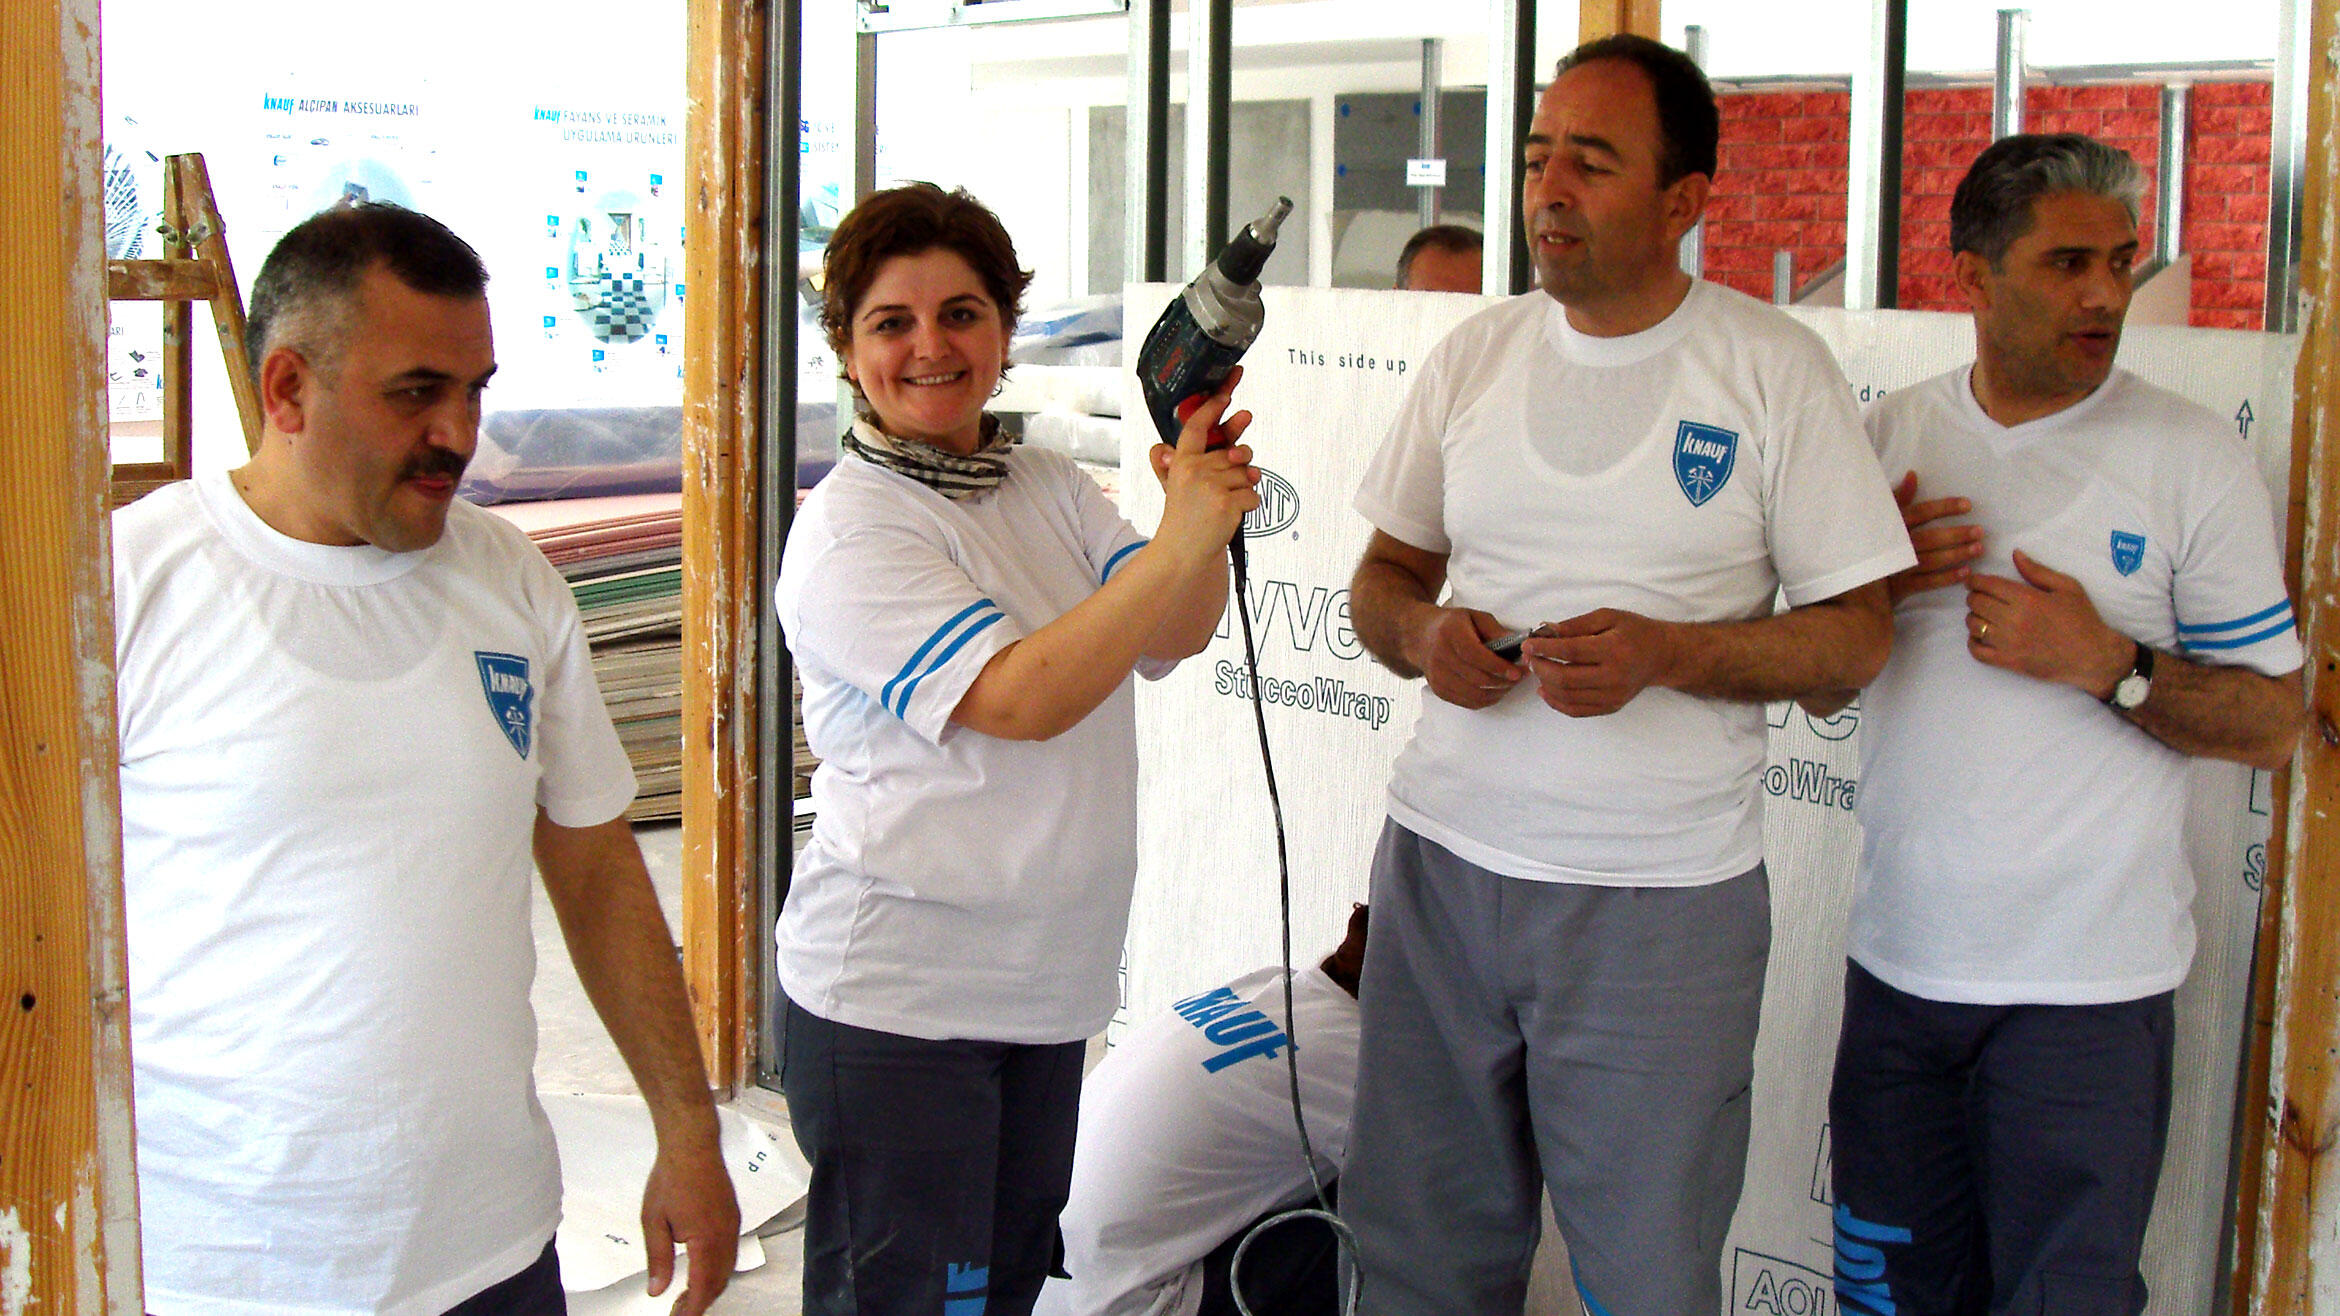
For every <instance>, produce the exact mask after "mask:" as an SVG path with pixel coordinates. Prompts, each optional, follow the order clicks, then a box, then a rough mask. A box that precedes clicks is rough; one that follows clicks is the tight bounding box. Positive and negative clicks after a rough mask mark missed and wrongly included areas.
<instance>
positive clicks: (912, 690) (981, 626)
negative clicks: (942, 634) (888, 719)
mask: <svg viewBox="0 0 2340 1316" xmlns="http://www.w3.org/2000/svg"><path fill="white" fill-rule="evenodd" d="M1006 616H1007V614H1006V613H1004V612H999V611H996V610H995V611H994V612H992V614H991V615H990V616H988V617H985V618H984V619H983V620H981V621H979V622H976V623H975V624H974V625H972V626H969V627H968V628H967V629H966V631H965V632H963V633H962V634H961V635H960V636H959V638H958V639H955V640H953V641H951V644H950V647H949V648H947V649H945V650H943V651H942V652H941V653H938V654H936V655H935V656H934V661H933V662H930V663H928V664H927V665H926V670H925V671H922V672H920V673H919V674H918V675H916V676H914V677H911V678H910V684H908V685H906V686H903V687H902V695H901V698H900V699H899V700H898V701H897V706H896V707H895V709H894V716H896V717H898V718H901V719H902V720H903V721H905V722H907V721H909V720H910V696H912V695H914V694H917V693H918V683H919V682H920V681H923V680H925V679H926V678H927V677H930V676H932V675H934V674H935V673H936V672H938V671H941V670H942V665H943V664H944V663H947V662H949V661H950V660H951V656H952V655H953V654H956V653H957V652H958V651H959V650H961V649H963V648H965V647H966V646H967V641H969V640H972V639H974V638H975V637H976V636H978V635H981V634H982V633H983V632H984V631H985V630H987V629H989V628H990V627H991V625H992V623H994V622H997V621H999V620H1001V619H1002V618H1005V617H1006Z"/></svg>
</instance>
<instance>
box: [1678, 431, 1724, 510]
mask: <svg viewBox="0 0 2340 1316" xmlns="http://www.w3.org/2000/svg"><path fill="white" fill-rule="evenodd" d="M1738 457H1739V436H1738V435H1736V434H1734V433H1732V432H1731V431H1729V430H1726V429H1723V428H1721V427H1720V426H1716V425H1701V424H1699V423H1698V422H1697V421H1694V420H1686V421H1683V422H1682V424H1681V427H1680V428H1679V429H1677V430H1675V431H1674V481H1675V483H1677V484H1680V485H1681V486H1682V496H1683V497H1685V498H1688V499H1689V500H1690V505H1691V506H1692V507H1703V506H1705V505H1706V500H1707V499H1709V498H1712V497H1714V496H1715V495H1716V494H1717V493H1720V492H1721V491H1722V487H1723V486H1724V485H1726V484H1729V483H1730V481H1731V467H1732V466H1733V465H1734V464H1735V463H1736V462H1737V461H1738Z"/></svg>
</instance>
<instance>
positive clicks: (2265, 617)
mask: <svg viewBox="0 0 2340 1316" xmlns="http://www.w3.org/2000/svg"><path fill="white" fill-rule="evenodd" d="M2277 617H2281V618H2283V619H2284V620H2285V621H2286V622H2288V621H2290V620H2291V600H2289V599H2283V600H2281V601H2279V602H2277V603H2276V605H2275V606H2274V607H2272V608H2262V609H2260V610H2259V611H2257V612H2254V613H2252V614H2251V615H2250V616H2248V617H2237V618H2235V619H2234V620H2233V621H2214V622H2210V623H2208V624H2206V625H2201V626H2180V627H2178V628H2177V631H2178V634H2179V635H2181V636H2184V635H2216V634H2217V633H2219V632H2220V631H2239V630H2243V629H2246V628H2248V627H2252V626H2258V625H2262V624H2264V623H2266V622H2270V621H2273V620H2274V619H2275V618H2277ZM2187 647H2189V648H2204V647H2206V646H2203V645H2189V646H2187Z"/></svg>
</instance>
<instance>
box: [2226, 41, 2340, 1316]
mask: <svg viewBox="0 0 2340 1316" xmlns="http://www.w3.org/2000/svg"><path fill="white" fill-rule="evenodd" d="M2303 2H2304V0H2303ZM2313 3H2314V13H2313V16H2312V20H2311V21H2312V27H2311V36H2310V44H2309V47H2308V48H2309V49H2310V50H2317V51H2321V50H2326V49H2329V48H2330V44H2331V42H2332V40H2333V38H2334V34H2335V23H2334V18H2335V13H2334V11H2335V9H2336V8H2340V0H2313ZM2308 74H2309V78H2310V81H2311V84H2312V85H2311V87H2310V90H2309V94H2308V132H2307V140H2308V161H2307V163H2308V167H2307V170H2306V175H2305V179H2304V185H2305V195H2304V201H2305V213H2306V216H2307V218H2306V223H2305V226H2304V232H2303V233H2302V235H2301V237H2302V251H2301V262H2300V290H2301V293H2302V301H2303V303H2304V307H2305V311H2304V314H2305V323H2304V326H2303V327H2304V329H2305V338H2304V340H2303V342H2302V343H2301V346H2300V353H2299V368H2298V374H2297V381H2296V385H2295V388H2294V393H2293V413H2292V416H2293V419H2292V491H2293V492H2292V508H2291V525H2292V535H2293V540H2292V544H2291V554H2290V562H2291V569H2292V572H2293V577H2292V597H2293V598H2294V599H2296V600H2297V601H2298V606H2299V610H2300V613H2301V617H2302V620H2303V622H2304V627H2305V630H2304V638H2305V641H2306V647H2307V673H2306V675H2307V698H2308V710H2309V712H2308V731H2307V735H2306V737H2305V740H2304V742H2303V744H2302V746H2301V749H2300V752H2299V755H2298V757H2297V758H2295V759H2294V760H2293V761H2292V768H2291V771H2290V773H2289V774H2288V777H2289V790H2288V791H2287V792H2285V793H2284V794H2281V795H2279V796H2278V798H2280V799H2285V800H2286V802H2287V811H2288V812H2287V816H2278V818H2277V819H2276V827H2275V836H2276V840H2275V841H2271V842H2270V844H2269V850H2268V853H2269V857H2270V864H2269V870H2268V878H2267V884H2266V887H2265V893H2264V896H2263V899H2264V901H2265V902H2266V904H2265V910H2266V913H2265V917H2264V920H2263V927H2264V929H2265V930H2266V932H2268V933H2271V935H2269V936H2263V937H2262V940H2261V942H2260V948H2259V964H2260V974H2261V977H2262V978H2263V979H2265V978H2269V977H2271V978H2272V984H2273V985H2272V991H2271V994H2270V995H2269V996H2268V997H2265V998H2262V999H2264V1000H2266V1001H2268V1002H2269V1003H2270V1004H2271V1007H2272V1008H2271V1020H2270V1023H2269V1026H2268V1029H2267V1036H2266V1038H2265V1041H2264V1045H2263V1048H2262V1045H2261V1043H2260V1039H2259V1037H2258V1035H2257V1032H2256V1030H2254V1035H2253V1038H2252V1043H2253V1048H2252V1050H2253V1054H2252V1064H2251V1067H2250V1068H2251V1070H2252V1071H2253V1072H2254V1073H2255V1074H2257V1075H2262V1076H2264V1077H2265V1085H2264V1086H2252V1087H2246V1089H2245V1091H2244V1095H2245V1098H2246V1100H2247V1101H2249V1102H2250V1103H2251V1104H2250V1105H2248V1106H2246V1107H2245V1110H2244V1118H2245V1128H2244V1148H2243V1151H2244V1155H2245V1157H2246V1158H2247V1159H2245V1160H2244V1161H2243V1173H2244V1177H2245V1180H2246V1182H2245V1184H2244V1186H2243V1190H2242V1194H2241V1199H2240V1201H2239V1202H2238V1204H2237V1207H2238V1215H2237V1224H2236V1234H2237V1239H2236V1241H2237V1254H2238V1264H2237V1266H2236V1271H2237V1277H2236V1286H2235V1287H2236V1302H2235V1308H2234V1309H2235V1310H2236V1311H2237V1312H2244V1313H2258V1314H2260V1316H2307V1314H2308V1313H2310V1312H2311V1311H2313V1310H2315V1309H2316V1305H2317V1304H2316V1301H2315V1294H2316V1290H2317V1289H2319V1288H2323V1289H2329V1288H2331V1287H2333V1285H2334V1284H2335V1283H2340V1240H2336V1239H2335V1236H2334V1230H2333V1221H2334V1218H2335V1216H2334V1213H2335V1211H2336V1210H2340V1176H2336V1175H2333V1174H2329V1173H2322V1174H2320V1173H2319V1172H2320V1171H2324V1170H2328V1169H2331V1168H2333V1167H2334V1166H2335V1163H2336V1159H2340V1158H2334V1157H2333V1156H2332V1155H2331V1154H2330V1153H2331V1152H2332V1150H2333V1148H2334V1146H2335V1145H2340V1084H2335V1082H2334V1078H2335V1067H2336V1065H2340V1050H2336V1048H2340V1013H2336V1011H2335V999H2336V996H2340V471H2336V470H2335V467H2334V463H2335V461H2336V460H2340V360H2335V359H2334V352H2335V351H2336V350H2340V333H2336V328H2340V327H2336V326H2335V323H2334V320H2333V315H2334V310H2335V299H2340V210H2335V208H2334V206H2333V185H2334V182H2335V171H2340V144H2336V143H2335V141H2334V138H2333V129H2334V125H2335V123H2336V122H2340V119H2336V118H2335V114H2334V110H2335V100H2336V98H2340V82H2336V80H2335V69H2334V67H2333V63H2332V61H2331V60H2329V59H2315V60H2311V61H2309V70H2308ZM2277 841H2279V842H2280V844H2281V848H2280V849H2277V848H2276V843H2277ZM2278 865H2279V866H2278ZM2262 1052H2263V1055H2264V1060H2263V1061H2262V1060H2261V1055H2262ZM2254 1176H2255V1177H2256V1183H2252V1182H2249V1180H2251V1179H2252V1178H2253V1177H2254Z"/></svg>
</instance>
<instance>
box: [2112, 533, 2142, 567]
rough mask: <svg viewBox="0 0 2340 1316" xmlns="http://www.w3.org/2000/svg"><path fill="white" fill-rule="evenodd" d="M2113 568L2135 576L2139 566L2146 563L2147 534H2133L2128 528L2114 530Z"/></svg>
mask: <svg viewBox="0 0 2340 1316" xmlns="http://www.w3.org/2000/svg"><path fill="white" fill-rule="evenodd" d="M2112 564H2113V570H2115V571H2118V572H2120V573H2121V574H2122V575H2124V576H2134V575H2136V574H2137V568H2139V567H2141V566H2143V565H2145V536H2143V535H2132V534H2130V533H2129V532H2128V531H2126V530H2115V531H2113V532H2112Z"/></svg>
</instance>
